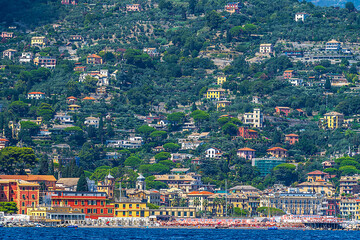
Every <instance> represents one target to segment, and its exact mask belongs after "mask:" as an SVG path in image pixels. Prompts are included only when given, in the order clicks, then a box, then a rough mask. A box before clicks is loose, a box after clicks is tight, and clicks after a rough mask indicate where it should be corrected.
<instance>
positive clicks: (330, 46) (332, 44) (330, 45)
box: [325, 39, 341, 51]
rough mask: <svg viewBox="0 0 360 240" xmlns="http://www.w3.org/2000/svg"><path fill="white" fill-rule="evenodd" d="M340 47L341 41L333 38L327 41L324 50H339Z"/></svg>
mask: <svg viewBox="0 0 360 240" xmlns="http://www.w3.org/2000/svg"><path fill="white" fill-rule="evenodd" d="M340 49H341V43H340V42H338V41H336V40H334V39H333V40H331V41H329V42H327V43H326V46H325V50H326V51H339V50H340Z"/></svg>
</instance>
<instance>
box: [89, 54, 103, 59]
mask: <svg viewBox="0 0 360 240" xmlns="http://www.w3.org/2000/svg"><path fill="white" fill-rule="evenodd" d="M87 57H88V58H101V57H100V56H99V55H96V54H91V55H89V56H87Z"/></svg>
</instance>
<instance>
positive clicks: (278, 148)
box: [266, 147, 287, 152]
mask: <svg viewBox="0 0 360 240" xmlns="http://www.w3.org/2000/svg"><path fill="white" fill-rule="evenodd" d="M280 150H281V151H286V152H287V150H286V149H285V148H281V147H273V148H269V149H268V150H266V151H280Z"/></svg>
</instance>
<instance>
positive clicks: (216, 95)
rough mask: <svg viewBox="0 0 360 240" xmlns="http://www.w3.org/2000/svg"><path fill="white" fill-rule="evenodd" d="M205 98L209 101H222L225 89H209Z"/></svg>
mask: <svg viewBox="0 0 360 240" xmlns="http://www.w3.org/2000/svg"><path fill="white" fill-rule="evenodd" d="M206 98H207V99H210V100H223V99H224V98H225V89H222V88H218V89H215V88H210V89H209V90H207V92H206Z"/></svg>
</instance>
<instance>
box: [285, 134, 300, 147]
mask: <svg viewBox="0 0 360 240" xmlns="http://www.w3.org/2000/svg"><path fill="white" fill-rule="evenodd" d="M298 141H299V135H297V134H293V133H291V134H287V135H285V142H287V143H289V144H290V145H294V144H295V143H297V142H298Z"/></svg>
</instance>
